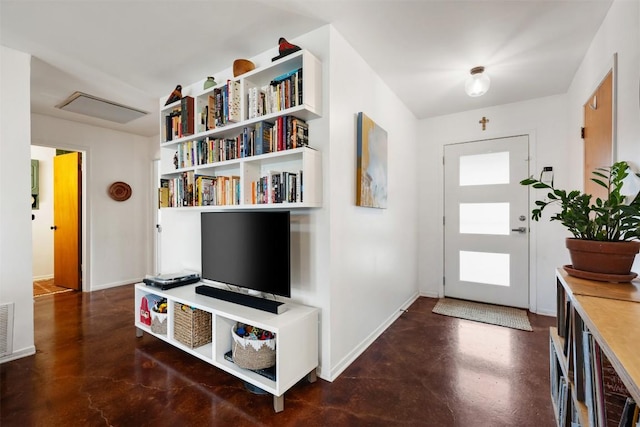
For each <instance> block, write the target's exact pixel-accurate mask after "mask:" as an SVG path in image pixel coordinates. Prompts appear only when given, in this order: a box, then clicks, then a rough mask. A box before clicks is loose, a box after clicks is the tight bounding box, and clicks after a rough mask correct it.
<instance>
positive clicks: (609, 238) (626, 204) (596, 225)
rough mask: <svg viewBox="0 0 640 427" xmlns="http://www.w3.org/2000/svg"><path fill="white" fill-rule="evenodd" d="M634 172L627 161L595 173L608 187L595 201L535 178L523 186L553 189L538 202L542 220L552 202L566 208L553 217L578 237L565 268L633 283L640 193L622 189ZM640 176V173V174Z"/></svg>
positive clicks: (586, 275)
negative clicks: (625, 191)
mask: <svg viewBox="0 0 640 427" xmlns="http://www.w3.org/2000/svg"><path fill="white" fill-rule="evenodd" d="M630 173H633V172H631V170H630V168H629V165H628V164H627V162H617V163H615V164H614V165H613V166H610V167H606V168H598V169H596V170H594V171H593V175H594V177H593V178H591V180H592V181H593V182H595V183H596V184H598V185H600V186H602V187H604V188H605V189H606V190H607V193H606V194H607V196H606V198H604V199H601V198H599V197H598V198H596V199H595V201H592V197H591V195H590V194H585V193H582V192H580V191H577V190H574V191H569V192H567V191H565V190H561V189H558V188H555V187H554V186H553V182H551V184H550V185H549V184H546V183H544V182H542V181H540V180H537V179H534V178H528V179H524V180H522V181H520V184H522V185H530V186H532V187H533V188H538V189H546V190H549V192H548V193H547V195H546V196H547V197H546V199H545V200H537V201H536V202H535V204H536V208H535V209H533V210H532V211H531V218H532V219H533V220H534V221H538V220H539V219H540V218H541V216H542V211H543V210H544V209H545V208H546V207H547V206H549V205H551V204H558V205H560V208H561V209H560V211H559V212H557V213H555V214H554V215H552V216H551V221H560V222H561V223H562V225H564V226H565V227H566V228H567V230H568V231H569V232H570V233H571V234H572V235H573V237H568V238H567V239H566V244H567V248H568V249H569V255H570V256H571V262H572V264H571V265H570V266H565V270H566V271H567V273H568V274H570V275H572V276H578V277H583V278H587V279H593V280H601V281H611V282H627V281H630V280H631V279H633V278H634V277H635V276H636V273H632V272H631V268H632V265H633V261H634V259H635V256H636V254H637V253H638V250H639V249H640V242H639V241H638V238H639V237H640V229H639V228H638V226H639V225H640V195H639V194H636V195H634V196H633V197H627V196H625V195H624V194H623V192H622V187H623V183H624V180H625V178H626V177H627V176H628V175H629V174H630ZM637 176H640V175H637Z"/></svg>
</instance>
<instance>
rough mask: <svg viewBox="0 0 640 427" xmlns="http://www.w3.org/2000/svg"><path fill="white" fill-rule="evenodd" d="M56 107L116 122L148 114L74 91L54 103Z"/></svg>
mask: <svg viewBox="0 0 640 427" xmlns="http://www.w3.org/2000/svg"><path fill="white" fill-rule="evenodd" d="M56 108H59V109H61V110H64V111H71V112H72V113H78V114H84V115H86V116H91V117H97V118H99V119H103V120H109V121H111V122H116V123H128V122H130V121H131V120H135V119H138V118H140V117H142V116H145V115H147V114H149V113H147V112H145V111H141V110H137V109H135V108H131V107H127V106H126V105H122V104H118V103H117V102H113V101H107V100H106V99H101V98H98V97H96V96H93V95H87V94H86V93H82V92H74V93H73V94H72V95H71V96H70V97H69V98H67V99H65V100H64V101H63V102H61V103H60V104H58V105H56Z"/></svg>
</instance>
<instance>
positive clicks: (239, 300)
mask: <svg viewBox="0 0 640 427" xmlns="http://www.w3.org/2000/svg"><path fill="white" fill-rule="evenodd" d="M196 294H200V295H204V296H207V297H211V298H216V299H221V300H223V301H228V302H232V303H235V304H240V305H244V306H247V307H252V308H256V309H258V310H262V311H268V312H269V313H275V314H280V313H283V312H284V311H285V307H284V303H283V302H280V301H273V300H270V299H264V298H260V297H254V296H253V295H247V294H240V293H238V292H233V291H227V290H225V289H220V288H216V287H213V286H207V285H200V286H196Z"/></svg>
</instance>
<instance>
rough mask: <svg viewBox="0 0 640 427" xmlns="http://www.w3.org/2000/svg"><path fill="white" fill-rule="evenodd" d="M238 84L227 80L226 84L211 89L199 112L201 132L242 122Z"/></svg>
mask: <svg viewBox="0 0 640 427" xmlns="http://www.w3.org/2000/svg"><path fill="white" fill-rule="evenodd" d="M240 103H241V95H240V82H239V81H236V80H227V84H226V85H223V86H218V87H215V88H214V89H213V92H212V93H211V95H209V96H208V98H207V103H206V105H204V106H203V107H202V109H201V111H200V126H201V130H203V131H204V130H210V129H215V128H217V127H222V126H225V125H227V124H228V123H237V122H239V121H241V120H242V116H241V114H242V113H241V110H240Z"/></svg>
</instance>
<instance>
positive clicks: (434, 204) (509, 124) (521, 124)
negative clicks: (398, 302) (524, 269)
mask: <svg viewBox="0 0 640 427" xmlns="http://www.w3.org/2000/svg"><path fill="white" fill-rule="evenodd" d="M460 90H462V88H461V89H460ZM483 116H486V117H487V118H488V119H489V123H488V124H487V130H485V131H483V130H482V127H481V125H480V124H479V123H478V121H479V120H480V119H481V118H482V117H483ZM523 134H528V135H529V150H530V157H531V163H530V169H531V174H533V175H538V174H539V171H540V170H541V169H542V167H543V166H553V170H554V174H555V181H556V183H558V184H559V185H562V183H563V182H566V181H567V177H568V175H569V174H570V173H571V171H569V170H568V168H567V166H566V165H567V151H568V147H567V144H566V141H567V101H566V96H564V95H558V96H552V97H545V98H539V99H534V100H531V101H526V102H520V103H515V104H509V105H501V106H497V107H491V108H484V109H480V110H473V111H467V112H464V113H459V114H451V115H447V116H440V117H434V118H431V119H426V120H422V121H421V122H420V125H419V128H418V135H420V141H419V143H418V158H420V172H419V174H418V184H419V188H420V191H419V195H420V202H419V212H420V256H419V260H420V262H419V269H420V292H421V293H422V294H423V295H427V296H432V297H439V296H443V286H442V277H443V275H444V272H443V264H444V262H445V260H444V259H443V226H442V217H443V215H444V212H443V200H444V194H443V190H442V189H443V178H442V177H443V166H442V156H443V146H444V145H445V144H452V143H458V142H467V141H477V140H482V139H490V138H498V137H504V136H512V135H523ZM524 178H526V177H523V179H524ZM530 225H531V233H530V250H531V256H532V264H531V266H532V267H531V279H532V280H531V284H530V287H531V292H530V298H529V299H530V308H531V309H532V310H533V311H536V312H538V313H546V314H555V279H554V272H555V268H556V267H558V266H559V265H562V263H565V264H566V263H568V255H567V254H566V250H564V241H563V239H564V237H565V236H566V235H567V234H566V233H565V232H564V231H563V229H562V228H561V227H560V226H558V225H557V224H556V223H550V222H549V221H541V222H539V223H537V222H531V224H530ZM565 261H567V262H565Z"/></svg>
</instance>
